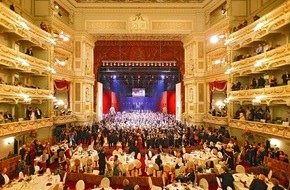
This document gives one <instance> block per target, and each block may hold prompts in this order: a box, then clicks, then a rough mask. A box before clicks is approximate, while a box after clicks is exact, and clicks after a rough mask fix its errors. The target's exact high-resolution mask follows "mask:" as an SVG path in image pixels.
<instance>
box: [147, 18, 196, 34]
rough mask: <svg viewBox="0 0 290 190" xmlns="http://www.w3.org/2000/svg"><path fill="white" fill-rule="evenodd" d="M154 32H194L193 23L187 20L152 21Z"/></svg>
mask: <svg viewBox="0 0 290 190" xmlns="http://www.w3.org/2000/svg"><path fill="white" fill-rule="evenodd" d="M151 25H152V31H166V32H167V33H168V32H170V31H171V32H174V33H176V32H191V31H192V30H193V21H185V20H173V21H163V20H152V23H151Z"/></svg>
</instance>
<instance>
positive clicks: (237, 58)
mask: <svg viewBox="0 0 290 190" xmlns="http://www.w3.org/2000/svg"><path fill="white" fill-rule="evenodd" d="M249 57H251V55H250V54H245V55H243V54H240V55H237V56H235V58H234V61H240V60H242V59H246V58H249Z"/></svg>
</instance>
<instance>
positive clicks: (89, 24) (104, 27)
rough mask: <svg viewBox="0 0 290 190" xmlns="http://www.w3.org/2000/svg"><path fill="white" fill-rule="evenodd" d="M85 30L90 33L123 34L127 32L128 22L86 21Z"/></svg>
mask: <svg viewBox="0 0 290 190" xmlns="http://www.w3.org/2000/svg"><path fill="white" fill-rule="evenodd" d="M85 29H86V30H87V31H88V32H89V33H103V32H109V33H116V32H117V33H122V32H126V31H127V21H125V20H124V21H122V20H86V21H85Z"/></svg>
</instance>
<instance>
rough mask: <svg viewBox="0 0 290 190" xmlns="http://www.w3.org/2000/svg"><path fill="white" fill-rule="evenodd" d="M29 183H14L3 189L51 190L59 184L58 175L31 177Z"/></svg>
mask: <svg viewBox="0 0 290 190" xmlns="http://www.w3.org/2000/svg"><path fill="white" fill-rule="evenodd" d="M31 178H32V179H31V180H30V181H29V182H26V181H25V180H23V181H14V182H12V183H11V184H9V185H8V187H5V188H4V189H6V190H31V189H33V190H36V189H38V190H52V189H53V188H54V186H55V185H56V184H58V183H59V182H60V176H59V175H55V176H54V175H46V174H45V175H42V176H36V175H33V176H31Z"/></svg>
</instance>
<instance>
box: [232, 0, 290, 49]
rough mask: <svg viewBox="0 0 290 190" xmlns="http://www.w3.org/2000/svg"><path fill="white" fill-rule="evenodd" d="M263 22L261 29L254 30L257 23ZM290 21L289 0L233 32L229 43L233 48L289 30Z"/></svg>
mask: <svg viewBox="0 0 290 190" xmlns="http://www.w3.org/2000/svg"><path fill="white" fill-rule="evenodd" d="M259 23H262V24H263V26H262V28H261V29H259V30H257V31H254V28H255V27H256V26H257V24H259ZM289 23H290V1H289V0H288V1H287V2H285V3H284V4H282V5H281V6H279V7H278V8H276V9H275V10H273V11H272V12H270V13H268V14H266V15H264V16H263V17H261V18H260V19H258V20H257V21H255V22H253V23H251V24H249V25H248V26H246V27H245V28H242V29H240V30H238V31H237V32H234V33H232V34H231V35H230V36H229V40H230V42H229V45H230V46H231V47H232V48H233V50H237V49H239V48H241V47H245V46H247V45H248V44H250V43H252V42H255V41H260V40H261V38H262V37H265V36H266V35H268V34H272V33H278V32H280V31H283V30H285V31H287V30H288V29H287V26H288V25H289Z"/></svg>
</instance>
